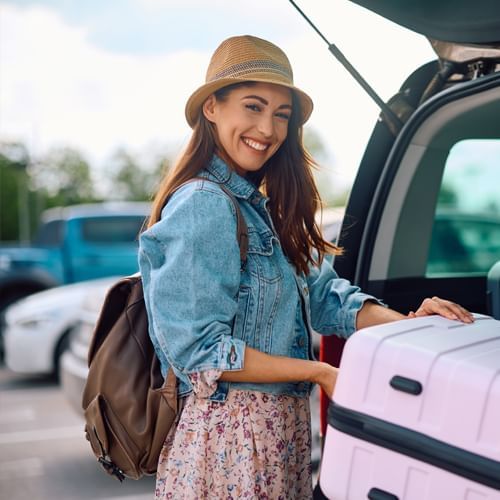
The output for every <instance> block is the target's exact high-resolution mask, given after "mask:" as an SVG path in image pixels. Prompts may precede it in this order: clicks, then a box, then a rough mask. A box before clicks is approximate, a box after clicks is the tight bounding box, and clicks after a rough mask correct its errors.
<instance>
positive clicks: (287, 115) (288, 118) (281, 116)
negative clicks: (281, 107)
mask: <svg viewBox="0 0 500 500" xmlns="http://www.w3.org/2000/svg"><path fill="white" fill-rule="evenodd" d="M276 116H277V117H278V118H282V119H283V120H287V121H288V120H290V115H289V114H288V113H276Z"/></svg>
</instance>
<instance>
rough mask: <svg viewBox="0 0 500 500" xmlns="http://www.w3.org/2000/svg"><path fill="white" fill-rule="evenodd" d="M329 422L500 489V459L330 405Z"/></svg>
mask: <svg viewBox="0 0 500 500" xmlns="http://www.w3.org/2000/svg"><path fill="white" fill-rule="evenodd" d="M328 424H329V425H331V426H332V427H333V428H334V429H337V430H338V431H340V432H343V433H345V434H349V435H350V436H353V437H356V438H359V439H362V440H364V441H368V442H370V443H373V444H376V445H378V446H382V447H384V448H387V449H389V450H392V451H395V452H397V453H401V454H403V455H407V456H409V457H412V458H415V459H417V460H420V461H422V462H426V463H428V464H431V465H435V466H436V467H439V468H441V469H444V470H447V471H448V472H452V473H453V474H457V475H459V476H462V477H465V478H467V479H471V480H472V481H475V482H477V483H480V484H484V485H485V486H489V487H490V488H494V489H495V490H500V462H497V461H496V460H492V459H490V458H486V457H482V456H481V455H477V454H475V453H471V452H470V451H467V450H463V449H461V448H457V447H455V446H452V445H449V444H447V443H444V442H443V441H439V440H437V439H434V438H431V437H429V436H427V435H425V434H422V433H420V432H416V431H412V430H410V429H407V428H405V427H401V426H399V425H396V424H392V423H390V422H386V421H384V420H380V419H378V418H375V417H372V416H370V415H366V414H364V413H360V412H357V411H353V410H349V409H348V408H344V407H342V406H340V405H338V404H336V403H335V402H331V403H330V406H329V407H328Z"/></svg>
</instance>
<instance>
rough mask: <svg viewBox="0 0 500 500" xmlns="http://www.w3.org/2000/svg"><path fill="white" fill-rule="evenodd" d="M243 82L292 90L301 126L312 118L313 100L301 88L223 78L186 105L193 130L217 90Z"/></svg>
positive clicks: (187, 116)
mask: <svg viewBox="0 0 500 500" xmlns="http://www.w3.org/2000/svg"><path fill="white" fill-rule="evenodd" d="M243 82H262V83H273V84H275V85H281V86H283V87H287V88H289V89H290V90H292V91H293V92H294V93H295V95H296V96H297V98H298V99H299V101H300V112H301V117H300V120H299V123H300V125H303V124H304V123H305V122H306V121H307V120H308V119H309V117H310V116H311V113H312V110H313V102H312V99H311V98H310V97H309V96H308V95H307V94H306V93H305V92H304V91H303V90H300V89H299V88H297V87H295V86H294V85H289V84H287V83H282V82H276V81H272V80H270V79H269V78H258V77H256V78H221V79H218V80H216V81H214V82H209V83H206V84H205V85H202V86H201V87H200V88H198V89H197V90H196V91H195V92H193V93H192V94H191V97H190V98H189V99H188V101H187V103H186V110H185V113H186V120H187V122H188V124H189V126H190V127H191V128H193V127H194V125H195V123H196V121H197V119H198V113H199V112H200V109H201V107H202V106H203V103H204V102H205V101H206V100H207V98H208V97H209V96H210V95H211V94H213V93H214V92H216V91H217V90H219V89H221V88H223V87H227V86H228V85H232V84H234V83H243Z"/></svg>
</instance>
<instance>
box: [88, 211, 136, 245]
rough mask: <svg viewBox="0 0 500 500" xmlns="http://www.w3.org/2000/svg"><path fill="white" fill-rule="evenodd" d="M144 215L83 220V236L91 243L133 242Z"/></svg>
mask: <svg viewBox="0 0 500 500" xmlns="http://www.w3.org/2000/svg"><path fill="white" fill-rule="evenodd" d="M144 220H145V218H144V216H140V215H133V216H118V217H117V216H113V217H94V218H90V219H85V220H84V221H82V238H83V239H84V240H85V241H88V242H91V243H133V242H134V241H137V238H138V236H139V232H140V230H141V228H142V226H143V224H144Z"/></svg>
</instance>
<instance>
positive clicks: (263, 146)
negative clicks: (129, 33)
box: [241, 137, 269, 151]
mask: <svg viewBox="0 0 500 500" xmlns="http://www.w3.org/2000/svg"><path fill="white" fill-rule="evenodd" d="M241 140H242V141H243V142H244V143H245V144H246V145H247V146H248V147H250V148H252V149H255V151H266V150H267V149H268V148H269V144H263V143H262V142H258V141H254V140H253V139H248V138H247V137H242V138H241Z"/></svg>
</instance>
